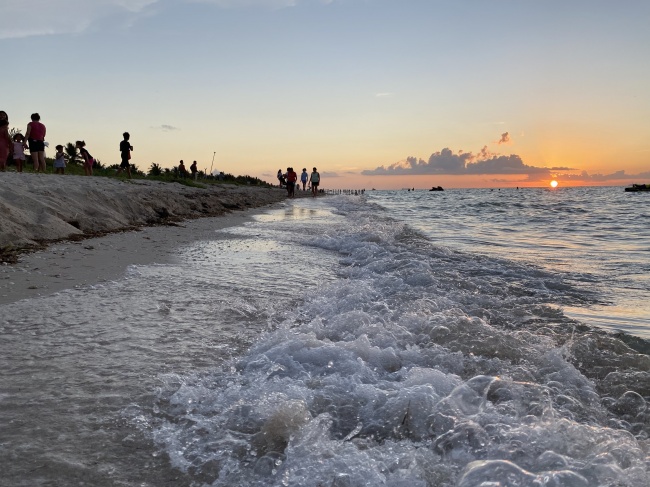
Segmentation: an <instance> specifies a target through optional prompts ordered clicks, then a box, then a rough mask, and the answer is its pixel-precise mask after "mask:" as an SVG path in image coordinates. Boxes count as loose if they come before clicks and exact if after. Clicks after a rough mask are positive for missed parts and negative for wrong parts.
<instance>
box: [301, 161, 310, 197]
mask: <svg viewBox="0 0 650 487" xmlns="http://www.w3.org/2000/svg"><path fill="white" fill-rule="evenodd" d="M308 179H309V174H307V168H306V167H303V168H302V174H301V175H300V182H301V183H302V190H303V191H305V187H306V186H307V180H308Z"/></svg>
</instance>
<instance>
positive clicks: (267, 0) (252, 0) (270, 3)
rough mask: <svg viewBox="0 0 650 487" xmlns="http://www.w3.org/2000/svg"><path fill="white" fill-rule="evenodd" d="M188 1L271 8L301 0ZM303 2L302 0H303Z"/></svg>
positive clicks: (220, 5)
mask: <svg viewBox="0 0 650 487" xmlns="http://www.w3.org/2000/svg"><path fill="white" fill-rule="evenodd" d="M187 1H188V2H190V3H209V4H212V5H216V6H218V7H221V8H247V7H264V8H270V9H273V10H277V9H281V8H287V7H295V6H296V5H298V4H299V3H301V0H187ZM303 2H304V0H303ZM320 3H331V2H330V1H321V2H320Z"/></svg>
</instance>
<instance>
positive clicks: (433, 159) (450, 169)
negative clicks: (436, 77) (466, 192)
mask: <svg viewBox="0 0 650 487" xmlns="http://www.w3.org/2000/svg"><path fill="white" fill-rule="evenodd" d="M504 135H506V136H507V133H506V134H504ZM562 171H577V169H575V168H571V167H536V166H529V165H527V164H524V162H523V161H522V159H521V157H519V156H518V155H516V154H510V155H508V156H505V155H499V154H493V153H491V152H489V151H488V149H487V147H484V148H483V149H482V150H481V152H479V153H478V154H473V153H472V152H463V151H460V152H458V153H456V154H455V153H453V152H452V151H451V149H442V150H441V151H440V152H434V153H433V154H431V156H430V157H429V160H428V161H425V160H424V159H418V158H416V157H407V158H406V160H404V161H400V162H396V163H395V164H391V165H389V166H380V167H378V168H376V169H372V170H365V171H362V172H361V174H363V175H366V176H398V175H399V176H401V175H453V176H478V175H495V176H496V175H502V176H503V175H522V176H525V177H526V179H524V181H542V180H546V179H549V178H561V179H562V180H563V181H576V182H577V181H581V182H606V181H615V180H641V179H643V180H646V179H650V172H646V173H641V174H625V171H617V172H614V173H612V174H588V173H587V172H586V171H582V172H581V173H579V174H567V173H562Z"/></svg>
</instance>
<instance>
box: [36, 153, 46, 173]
mask: <svg viewBox="0 0 650 487" xmlns="http://www.w3.org/2000/svg"><path fill="white" fill-rule="evenodd" d="M45 169H46V164H45V151H39V152H38V170H39V171H40V172H45Z"/></svg>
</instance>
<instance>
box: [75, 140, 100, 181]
mask: <svg viewBox="0 0 650 487" xmlns="http://www.w3.org/2000/svg"><path fill="white" fill-rule="evenodd" d="M75 147H76V148H77V149H79V153H80V154H81V157H83V160H84V174H85V175H86V176H92V175H93V164H94V163H95V159H93V156H91V155H90V152H88V151H87V150H86V142H85V141H83V140H78V141H77V143H76V144H75Z"/></svg>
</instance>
